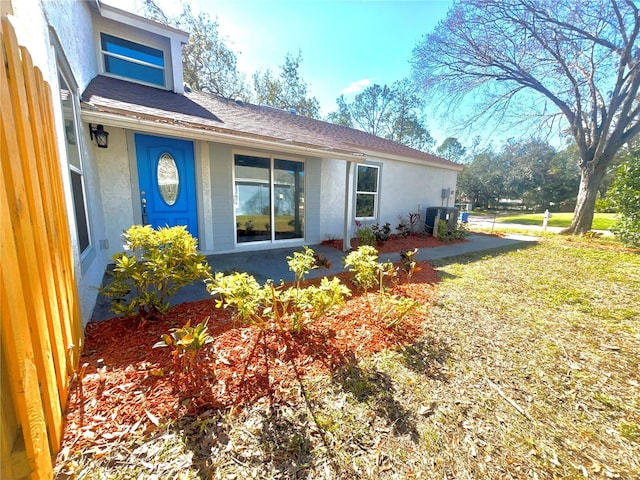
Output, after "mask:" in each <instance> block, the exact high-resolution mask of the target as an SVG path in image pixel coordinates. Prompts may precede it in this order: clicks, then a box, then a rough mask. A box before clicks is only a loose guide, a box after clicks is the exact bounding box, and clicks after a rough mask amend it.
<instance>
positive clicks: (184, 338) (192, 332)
mask: <svg viewBox="0 0 640 480" xmlns="http://www.w3.org/2000/svg"><path fill="white" fill-rule="evenodd" d="M208 321H209V318H207V319H206V320H204V321H202V322H200V323H199V324H197V325H196V326H195V327H192V326H191V320H189V321H188V322H187V323H186V325H185V326H184V327H182V328H172V329H171V330H170V332H171V333H169V334H167V333H165V334H163V335H162V337H161V338H162V340H160V341H159V342H158V343H156V344H155V345H154V346H153V348H159V347H171V348H172V349H173V351H172V352H171V354H172V355H173V356H174V357H177V358H179V359H181V360H182V362H183V366H184V369H185V370H186V371H187V372H189V371H191V368H192V367H193V364H194V362H195V360H196V357H197V356H198V353H200V351H201V350H202V348H203V347H204V346H205V345H207V344H208V343H211V342H213V337H212V336H211V335H209V331H208V329H207V323H208Z"/></svg>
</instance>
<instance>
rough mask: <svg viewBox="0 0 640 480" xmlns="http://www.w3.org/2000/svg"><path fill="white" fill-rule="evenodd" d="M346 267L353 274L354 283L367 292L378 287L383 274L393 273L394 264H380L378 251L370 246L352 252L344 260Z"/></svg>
mask: <svg viewBox="0 0 640 480" xmlns="http://www.w3.org/2000/svg"><path fill="white" fill-rule="evenodd" d="M344 265H345V267H347V268H348V269H349V271H350V272H353V283H355V284H356V285H358V286H359V287H360V288H362V289H363V290H364V291H365V292H366V291H368V290H369V289H370V288H372V287H375V286H377V285H378V283H379V278H380V277H381V275H382V274H383V272H389V271H393V264H392V263H390V262H387V263H384V264H382V263H378V251H377V250H376V249H375V248H374V247H372V246H369V245H365V246H361V247H358V249H357V250H355V251H353V252H350V253H349V255H347V256H346V257H345V259H344Z"/></svg>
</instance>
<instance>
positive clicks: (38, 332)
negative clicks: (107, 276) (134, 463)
mask: <svg viewBox="0 0 640 480" xmlns="http://www.w3.org/2000/svg"><path fill="white" fill-rule="evenodd" d="M4 43H5V50H6V52H7V59H8V72H7V73H8V80H9V90H10V95H11V98H13V99H16V100H17V102H15V101H14V102H12V105H13V113H14V116H13V121H14V122H15V127H14V128H15V130H16V133H17V140H18V148H19V156H16V155H13V156H12V157H13V158H12V159H11V160H12V161H10V162H8V163H9V165H5V167H8V168H7V169H6V170H5V172H6V178H5V181H6V182H7V186H8V188H9V189H10V190H9V193H10V195H11V194H13V195H15V196H16V199H17V201H18V202H20V203H21V205H22V206H23V207H25V206H26V208H23V210H22V212H21V213H22V214H21V215H18V216H13V217H12V220H13V221H14V222H15V224H14V232H15V235H16V239H17V240H18V241H17V242H16V247H17V251H18V263H19V265H20V272H21V275H20V277H21V279H22V282H23V286H24V289H23V293H24V295H25V301H26V303H27V308H28V309H29V313H30V314H29V315H28V317H27V320H28V322H29V326H30V327H31V332H32V341H34V342H35V345H34V349H33V350H34V358H35V361H36V365H37V368H38V371H41V372H43V375H42V378H41V386H42V388H41V395H43V396H44V401H43V405H44V412H45V417H46V419H47V426H48V427H49V437H48V438H49V443H50V446H51V450H52V451H56V450H57V448H58V446H59V445H60V440H61V438H62V436H61V431H62V412H61V411H60V400H59V396H58V388H57V385H56V383H55V378H56V373H55V366H54V364H53V355H52V352H51V339H50V333H49V328H48V325H47V324H46V321H47V318H52V316H53V312H52V311H51V305H50V302H49V301H48V297H49V292H48V290H47V288H45V286H46V278H43V274H42V272H43V270H44V269H43V268H42V267H43V266H44V265H45V263H47V261H46V259H45V254H44V250H45V249H46V247H47V246H46V245H45V242H44V241H42V238H41V235H42V227H43V225H44V219H43V213H42V205H43V204H42V198H41V195H40V191H39V189H38V180H37V172H38V170H37V167H36V165H35V160H36V156H35V148H34V142H33V140H34V133H35V132H33V131H32V128H31V125H32V121H33V122H34V123H35V121H36V119H35V118H32V117H31V116H30V115H29V108H28V105H29V104H30V103H32V102H31V100H32V99H30V98H29V97H28V96H27V92H26V88H25V78H24V75H23V69H22V58H21V52H20V49H19V48H18V41H17V38H16V36H15V32H12V31H9V32H5V42H4ZM3 104H4V102H3ZM25 107H27V108H25ZM39 133H41V132H37V133H36V134H39ZM18 160H19V162H18Z"/></svg>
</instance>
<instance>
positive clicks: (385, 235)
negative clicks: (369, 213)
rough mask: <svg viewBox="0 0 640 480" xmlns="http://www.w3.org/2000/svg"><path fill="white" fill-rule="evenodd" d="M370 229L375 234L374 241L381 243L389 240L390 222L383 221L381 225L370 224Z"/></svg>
mask: <svg viewBox="0 0 640 480" xmlns="http://www.w3.org/2000/svg"><path fill="white" fill-rule="evenodd" d="M371 230H372V231H373V235H374V236H375V239H376V243H380V244H381V243H384V242H386V241H387V240H389V236H390V235H391V224H389V222H387V223H385V224H384V225H383V226H380V225H378V224H375V225H372V226H371Z"/></svg>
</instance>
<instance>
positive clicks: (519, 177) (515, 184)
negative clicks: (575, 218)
mask: <svg viewBox="0 0 640 480" xmlns="http://www.w3.org/2000/svg"><path fill="white" fill-rule="evenodd" d="M578 157H579V155H578V152H577V149H576V147H575V145H569V146H568V147H567V148H565V149H564V150H561V151H556V149H555V148H553V147H552V146H551V145H549V144H548V143H546V142H544V141H542V140H538V139H530V140H526V141H515V140H510V141H508V142H507V143H506V144H505V145H504V146H503V147H502V149H501V150H500V151H494V150H493V149H490V148H489V149H485V150H483V151H479V152H475V153H473V154H472V155H471V156H470V159H469V161H468V163H467V165H466V166H465V169H464V170H463V171H462V173H461V174H460V175H459V177H458V196H462V197H466V198H467V199H468V200H469V201H471V202H472V203H473V204H474V205H479V206H482V207H486V208H488V207H493V206H497V205H498V203H499V201H500V199H501V198H510V199H518V200H521V201H522V204H523V205H525V206H526V207H527V208H532V209H545V208H551V209H553V208H554V207H555V208H557V207H558V206H559V205H560V204H562V203H569V204H572V203H573V202H575V199H576V195H577V193H578V185H579V181H580V171H579V168H578Z"/></svg>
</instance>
